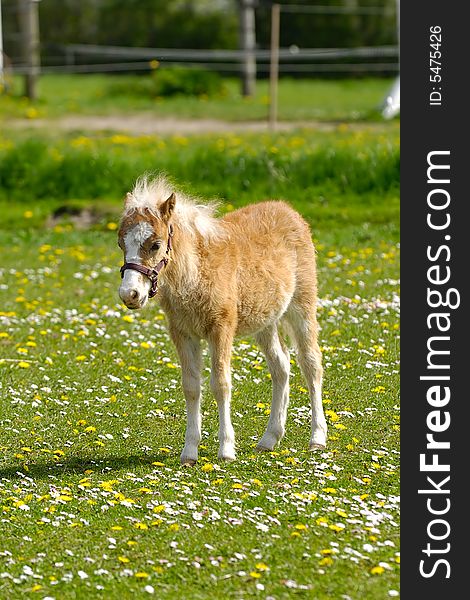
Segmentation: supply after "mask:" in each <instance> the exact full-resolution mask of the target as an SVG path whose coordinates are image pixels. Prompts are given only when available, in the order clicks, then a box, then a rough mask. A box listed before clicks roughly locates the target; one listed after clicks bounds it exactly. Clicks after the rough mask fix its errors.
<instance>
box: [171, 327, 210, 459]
mask: <svg viewBox="0 0 470 600" xmlns="http://www.w3.org/2000/svg"><path fill="white" fill-rule="evenodd" d="M171 337H172V339H173V342H174V343H175V346H176V349H177V351H178V355H179V358H180V363H181V381H182V384H183V392H184V396H185V399H186V418H187V422H186V435H185V443H184V448H183V452H182V453H181V464H183V465H194V464H195V463H196V461H197V457H198V446H199V442H200V441H201V365H202V362H201V344H200V341H199V340H198V339H195V338H191V337H188V336H184V335H181V334H179V333H178V332H176V331H175V330H172V331H171Z"/></svg>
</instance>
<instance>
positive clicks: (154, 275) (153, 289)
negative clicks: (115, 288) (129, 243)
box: [121, 258, 168, 298]
mask: <svg viewBox="0 0 470 600" xmlns="http://www.w3.org/2000/svg"><path fill="white" fill-rule="evenodd" d="M160 262H163V263H164V264H162V266H160V263H158V265H157V268H155V269H149V268H148V267H144V265H139V263H124V264H123V265H122V267H121V279H122V278H123V277H124V273H125V271H126V269H132V270H133V271H138V272H139V273H142V275H145V276H146V277H148V278H149V279H150V284H151V286H150V290H149V298H153V297H154V296H155V295H156V293H157V291H158V273H159V272H160V270H161V269H162V268H163V266H164V265H166V263H167V262H168V259H167V258H165V259H163V261H160ZM159 266H160V268H158V267H159Z"/></svg>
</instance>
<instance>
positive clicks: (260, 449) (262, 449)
mask: <svg viewBox="0 0 470 600" xmlns="http://www.w3.org/2000/svg"><path fill="white" fill-rule="evenodd" d="M255 450H256V452H272V451H273V448H268V447H267V446H263V445H261V444H258V445H257V446H256V448H255Z"/></svg>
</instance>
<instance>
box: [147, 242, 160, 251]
mask: <svg viewBox="0 0 470 600" xmlns="http://www.w3.org/2000/svg"><path fill="white" fill-rule="evenodd" d="M161 245H162V243H161V242H154V243H153V244H152V245H151V246H150V250H152V252H156V251H157V250H159V249H160V246H161Z"/></svg>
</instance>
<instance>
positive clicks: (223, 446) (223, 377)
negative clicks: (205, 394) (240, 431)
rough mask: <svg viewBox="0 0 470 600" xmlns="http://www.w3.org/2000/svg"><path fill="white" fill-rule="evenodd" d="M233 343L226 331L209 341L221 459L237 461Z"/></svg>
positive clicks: (216, 334)
mask: <svg viewBox="0 0 470 600" xmlns="http://www.w3.org/2000/svg"><path fill="white" fill-rule="evenodd" d="M232 342H233V336H232V335H231V334H230V333H228V332H227V331H226V330H224V331H217V332H216V333H215V334H214V335H213V336H211V338H210V339H209V349H210V353H211V361H212V362H211V364H212V366H211V389H212V393H213V394H214V397H215V400H216V402H217V407H218V409H219V444H220V446H219V458H220V459H222V460H235V432H234V431H233V427H232V421H231V419H230V398H231V392H232V381H231V375H230V355H231V352H232Z"/></svg>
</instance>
